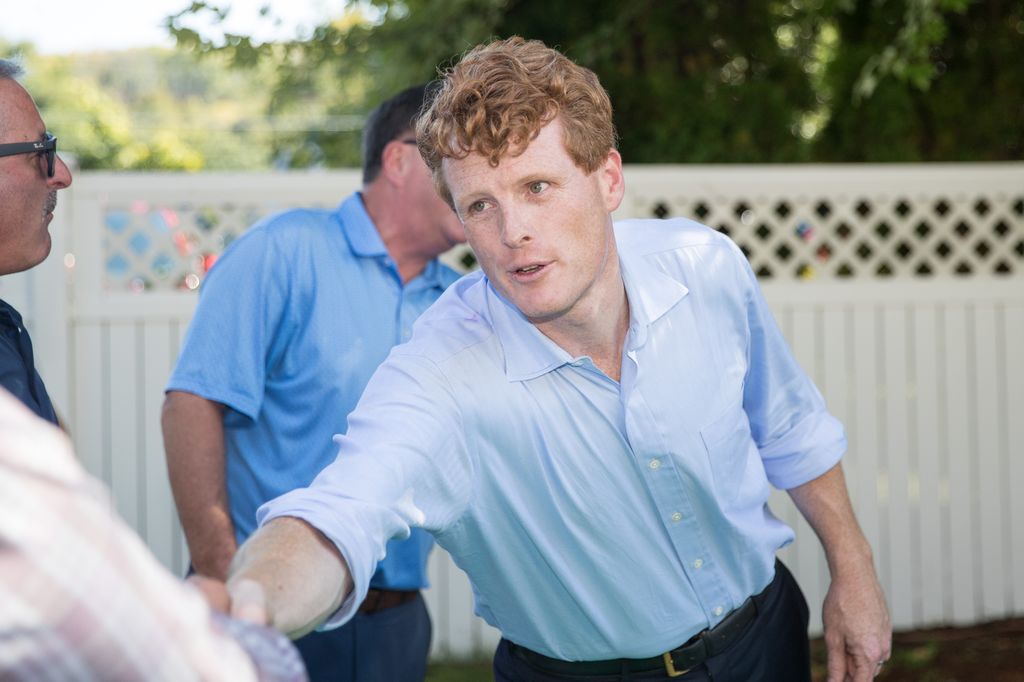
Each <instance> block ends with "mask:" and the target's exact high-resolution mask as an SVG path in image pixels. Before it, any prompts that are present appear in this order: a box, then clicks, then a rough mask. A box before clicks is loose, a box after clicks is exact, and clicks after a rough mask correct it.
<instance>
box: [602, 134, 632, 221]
mask: <svg viewBox="0 0 1024 682" xmlns="http://www.w3.org/2000/svg"><path fill="white" fill-rule="evenodd" d="M596 172H597V174H598V178H597V181H598V182H599V183H600V184H601V194H602V195H603V196H604V203H605V208H606V209H607V210H608V212H609V213H612V212H613V211H615V209H617V208H618V207H619V204H621V203H622V197H623V195H624V194H625V193H626V179H625V177H624V176H623V175H622V156H621V155H620V154H619V152H618V150H616V149H612V150H611V151H609V152H608V156H607V157H606V158H605V160H604V162H603V163H602V164H601V166H600V167H599V168H598V169H597V171H596Z"/></svg>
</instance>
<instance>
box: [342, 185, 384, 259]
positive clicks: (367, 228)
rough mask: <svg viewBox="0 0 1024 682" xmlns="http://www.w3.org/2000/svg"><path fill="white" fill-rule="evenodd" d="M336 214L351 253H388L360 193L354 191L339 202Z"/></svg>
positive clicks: (382, 254) (368, 254)
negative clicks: (339, 219)
mask: <svg viewBox="0 0 1024 682" xmlns="http://www.w3.org/2000/svg"><path fill="white" fill-rule="evenodd" d="M338 215H339V217H340V218H341V229H342V230H343V231H344V233H345V237H346V238H347V239H348V244H349V247H351V249H352V253H354V254H356V255H357V256H363V257H373V256H386V255H388V250H387V248H385V246H384V240H382V239H381V238H380V233H379V232H377V226H376V225H374V224H373V221H372V220H371V219H370V214H369V213H367V212H366V205H365V204H364V203H363V195H362V194H360V193H359V192H355V193H353V194H352V196H350V197H348V198H347V199H345V201H343V202H341V205H340V206H338Z"/></svg>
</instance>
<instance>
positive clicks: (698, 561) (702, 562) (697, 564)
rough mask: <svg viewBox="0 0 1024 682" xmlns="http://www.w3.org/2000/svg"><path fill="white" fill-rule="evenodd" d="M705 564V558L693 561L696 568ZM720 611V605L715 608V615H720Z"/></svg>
mask: <svg viewBox="0 0 1024 682" xmlns="http://www.w3.org/2000/svg"><path fill="white" fill-rule="evenodd" d="M703 565H704V560H703V559H697V560H696V561H694V562H693V567H694V568H700V567H701V566H703ZM719 611H721V607H718V608H717V609H715V615H716V616H717V615H718V612H719Z"/></svg>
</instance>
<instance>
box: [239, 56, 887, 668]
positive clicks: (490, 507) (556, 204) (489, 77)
mask: <svg viewBox="0 0 1024 682" xmlns="http://www.w3.org/2000/svg"><path fill="white" fill-rule="evenodd" d="M680 115H685V112H681V113H680ZM417 138H418V142H419V147H420V151H421V153H422V154H423V156H424V158H425V159H426V160H427V163H428V165H429V166H430V167H431V169H432V171H433V173H434V179H435V183H436V186H437V188H438V190H439V191H440V193H441V194H442V196H444V197H445V198H446V199H448V201H449V202H450V203H451V205H452V206H453V207H454V208H455V210H456V212H457V213H458V215H459V217H460V218H461V219H462V221H463V224H464V226H465V228H466V234H467V237H468V240H469V243H470V245H471V246H472V247H473V249H474V251H475V253H476V255H477V257H478V258H479V261H480V263H481V266H482V271H481V272H478V273H474V274H472V275H468V276H466V277H464V278H462V279H461V280H460V281H459V282H457V283H456V284H455V285H453V286H452V287H451V288H450V289H449V290H448V291H447V292H446V293H445V294H444V296H442V297H441V299H439V300H438V302H437V303H436V304H435V305H434V306H433V307H432V308H431V309H430V310H429V311H428V312H427V313H425V314H424V315H423V316H422V317H421V318H420V320H419V322H418V323H417V326H416V330H415V333H414V334H413V338H412V340H411V341H410V342H409V343H407V344H405V345H403V346H401V347H398V348H396V349H395V350H394V351H393V352H392V353H391V355H390V357H389V358H388V360H387V361H385V362H384V363H383V364H382V365H381V367H380V369H379V370H378V371H377V373H376V374H375V375H374V377H373V378H372V379H371V381H370V383H369V385H368V386H367V389H366V392H365V393H364V395H363V398H362V400H361V401H360V403H359V406H358V407H357V408H356V410H355V411H354V412H353V413H352V415H351V416H350V417H349V425H348V431H347V433H346V434H345V435H344V436H343V437H339V438H338V445H339V452H338V456H337V459H336V460H335V462H334V463H332V464H331V465H330V466H328V467H327V468H326V469H324V471H322V472H321V473H320V474H319V475H318V476H317V478H316V479H315V480H314V481H313V483H312V484H311V485H310V486H309V487H308V488H305V489H300V490H296V491H293V492H291V493H288V494H285V495H283V496H282V497H280V498H278V499H276V500H273V501H271V502H270V503H268V504H266V505H264V506H263V507H262V508H261V509H260V511H259V520H260V524H261V525H260V529H259V530H258V531H257V532H256V533H255V534H254V535H253V536H252V537H251V538H250V539H249V541H248V542H247V543H246V544H245V545H243V546H242V547H241V548H240V549H239V552H238V555H237V556H236V559H235V562H234V564H233V567H232V571H231V576H230V577H229V579H228V581H227V586H226V588H225V589H226V590H227V591H228V592H231V591H233V590H235V589H237V588H236V585H238V584H239V581H242V580H252V581H255V582H257V583H259V584H260V585H262V586H263V589H264V592H265V594H264V596H265V598H266V605H267V614H268V618H269V622H270V623H271V624H273V625H274V626H275V627H277V628H280V629H282V630H283V631H285V632H291V633H301V632H304V631H306V630H308V629H310V628H312V627H314V626H316V625H317V624H319V623H321V622H324V621H325V620H326V623H327V624H328V625H338V624H340V623H343V622H345V621H346V620H347V619H348V618H350V617H352V615H353V614H354V613H355V611H356V608H357V606H358V604H359V602H360V600H361V598H362V595H363V594H364V593H365V592H366V590H367V588H368V586H369V582H370V575H371V574H372V571H373V567H374V564H375V562H376V561H377V560H378V559H380V557H381V556H383V554H384V552H385V548H386V543H387V541H388V540H389V539H390V538H394V537H403V536H405V535H407V534H408V533H409V532H410V531H411V529H413V528H425V529H427V530H429V531H430V532H431V533H433V534H434V537H435V538H436V539H437V541H438V543H439V544H440V545H441V546H443V547H444V548H445V549H447V550H448V551H449V552H450V553H451V555H452V557H453V558H454V560H455V562H456V563H457V564H458V565H459V566H460V567H461V568H463V569H464V570H465V571H466V573H467V574H468V576H469V579H470V581H471V583H472V585H473V589H474V594H475V597H476V611H477V613H478V614H480V615H481V616H482V617H483V618H484V619H485V620H486V621H487V622H489V623H491V624H492V625H494V626H495V627H497V628H498V629H499V630H500V631H501V633H502V635H503V639H502V641H501V642H500V644H499V646H498V650H497V652H496V654H495V658H494V672H495V677H496V678H497V679H498V680H552V681H553V680H567V679H596V680H618V679H632V680H641V679H642V680H669V679H681V680H687V681H689V680H710V679H713V680H715V682H726V681H735V682H749V681H750V680H787V681H791V680H809V679H810V665H809V654H808V649H809V647H808V639H807V622H808V608H807V604H806V602H805V601H804V598H803V595H802V593H801V592H800V589H799V587H798V586H797V584H796V582H795V580H794V579H793V577H792V576H791V575H790V573H789V571H787V570H786V568H785V567H784V566H783V565H782V564H781V563H780V562H779V561H778V560H777V559H776V552H777V551H778V550H779V549H780V548H781V547H783V546H785V545H786V544H788V543H789V542H791V541H792V540H793V537H794V534H793V531H792V530H791V529H790V528H789V527H787V526H786V525H785V524H784V523H783V522H782V521H780V520H779V519H778V518H776V517H775V516H774V515H773V514H772V513H771V511H770V510H769V508H768V507H767V500H768V495H769V490H770V484H771V485H774V486H776V487H778V488H782V489H785V490H787V491H788V492H789V494H790V496H791V497H792V499H793V500H794V502H795V503H796V506H797V507H798V508H799V509H800V511H801V513H802V514H803V515H804V517H806V519H807V520H808V522H809V523H810V525H811V526H812V527H813V528H814V530H815V532H816V533H817V535H818V537H819V538H820V539H821V542H822V544H823V546H824V549H825V555H826V557H827V560H828V564H829V568H830V570H831V576H832V580H831V584H830V587H829V590H828V594H827V596H826V598H825V603H824V612H823V620H824V625H825V640H826V643H827V648H828V670H829V679H830V680H832V681H833V682H839V681H841V680H854V681H858V682H859V681H863V680H869V679H871V678H873V677H874V676H875V675H876V674H877V673H878V671H879V670H880V669H881V667H882V665H883V664H884V663H885V661H886V659H887V658H888V656H889V653H890V647H891V628H890V624H889V617H888V612H887V608H886V605H885V599H884V596H883V594H882V590H881V587H880V585H879V582H878V578H877V575H876V573H875V568H874V565H873V557H872V552H871V549H870V547H869V546H868V543H867V541H866V540H865V538H864V535H863V534H862V532H861V530H860V528H859V526H858V524H857V522H856V519H855V518H854V514H853V511H852V508H851V505H850V501H849V497H848V495H847V492H846V486H845V481H844V478H843V473H842V468H841V465H840V459H841V457H842V455H843V452H844V451H845V448H846V438H845V435H844V432H843V428H842V426H841V424H839V422H838V421H837V420H836V419H835V418H834V417H832V416H831V415H830V414H829V413H828V411H827V410H826V408H825V404H824V401H823V399H822V397H821V395H820V394H819V392H818V391H817V389H816V388H815V387H814V385H813V383H812V382H811V381H810V379H809V378H808V377H807V376H806V375H805V374H804V372H803V371H802V370H801V369H800V368H799V367H798V365H797V364H796V362H795V360H794V359H793V357H792V354H791V353H790V351H789V349H788V347H787V346H786V344H785V342H784V340H783V338H782V335H781V334H780V332H779V330H778V328H777V326H776V325H775V323H774V321H773V319H772V316H771V314H770V312H769V310H768V307H767V305H766V303H765V301H764V299H763V297H762V295H761V292H760V289H759V287H758V284H757V281H756V278H755V277H754V274H753V272H752V271H751V269H750V266H749V264H748V263H747V261H746V259H745V258H744V257H743V254H742V253H741V251H740V250H739V248H738V247H737V246H736V245H735V244H734V243H733V242H731V241H730V240H729V239H728V238H727V237H725V236H723V235H721V234H719V233H717V232H715V231H714V230H712V229H709V228H707V227H704V226H702V225H699V224H697V223H694V222H692V221H689V220H683V219H675V220H664V221H661V220H629V221H624V222H619V223H613V222H612V219H611V213H612V212H613V211H614V210H615V209H616V208H617V207H618V206H619V204H620V202H621V201H622V197H623V192H624V179H623V174H622V162H621V158H620V156H619V153H618V152H617V151H616V149H615V132H614V128H613V125H612V110H611V103H610V102H609V100H608V96H607V93H606V92H605V91H604V89H603V88H602V87H601V86H600V83H599V82H598V80H597V77H596V76H595V75H594V74H593V73H592V72H590V71H589V70H587V69H584V68H581V67H579V66H577V65H575V64H573V63H572V62H571V61H569V60H568V59H567V58H566V57H564V56H563V55H561V54H560V53H558V52H556V51H554V50H551V49H548V48H546V47H545V46H544V45H542V44H540V43H538V42H535V41H531V42H524V41H523V40H522V39H519V38H513V39H509V40H505V41H497V42H494V43H492V44H490V45H486V46H480V47H477V48H475V49H473V50H472V51H470V52H469V53H467V54H466V55H465V56H464V57H463V58H462V60H461V61H460V62H459V63H458V64H457V65H456V66H454V67H453V68H452V69H451V70H449V71H448V72H447V73H446V75H445V77H444V79H443V83H442V86H441V89H440V90H439V92H438V94H437V96H436V97H435V98H434V99H433V101H432V103H431V106H430V108H429V110H428V111H426V112H425V113H424V115H423V116H422V117H421V118H420V120H419V123H418V127H417Z"/></svg>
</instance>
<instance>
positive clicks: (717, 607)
mask: <svg viewBox="0 0 1024 682" xmlns="http://www.w3.org/2000/svg"><path fill="white" fill-rule="evenodd" d="M722 611H725V609H723V608H722V607H721V606H716V607H715V611H714V614H715V615H716V616H721V615H722Z"/></svg>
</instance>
